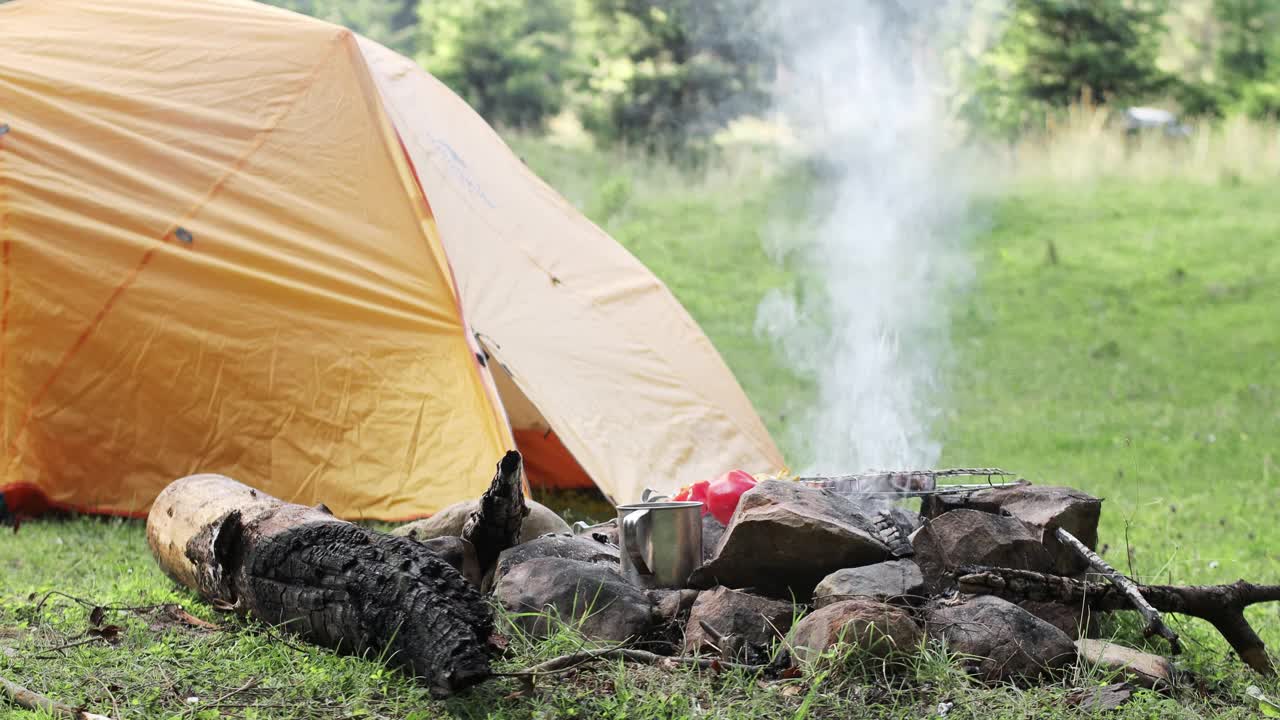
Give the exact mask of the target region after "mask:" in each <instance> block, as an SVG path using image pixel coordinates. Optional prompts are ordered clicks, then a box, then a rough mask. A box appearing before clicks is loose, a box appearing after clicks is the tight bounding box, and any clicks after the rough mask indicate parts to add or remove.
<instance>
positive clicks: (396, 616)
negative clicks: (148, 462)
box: [147, 475, 493, 697]
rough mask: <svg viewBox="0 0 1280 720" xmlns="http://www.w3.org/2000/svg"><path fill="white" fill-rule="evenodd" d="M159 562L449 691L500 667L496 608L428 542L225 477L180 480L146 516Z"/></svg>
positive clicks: (274, 619) (185, 578) (229, 600)
mask: <svg viewBox="0 0 1280 720" xmlns="http://www.w3.org/2000/svg"><path fill="white" fill-rule="evenodd" d="M147 538H148V542H149V544H150V545H151V548H152V552H153V554H154V555H155V557H156V560H157V562H158V563H159V564H160V566H161V567H162V568H164V570H165V571H166V572H167V573H168V574H169V575H170V576H171V577H172V578H174V579H175V580H177V581H178V582H179V583H182V584H183V585H186V586H187V587H190V588H192V589H194V590H196V591H197V592H199V593H200V595H201V596H202V597H204V598H205V599H206V600H208V601H210V602H212V603H214V604H215V605H219V606H222V607H225V608H228V609H234V610H236V611H237V612H240V613H243V614H246V615H249V616H252V617H255V618H257V619H259V620H262V621H264V622H267V623H269V624H272V625H284V626H285V627H286V629H288V630H291V631H293V632H295V633H297V634H298V635H299V636H301V637H303V638H305V639H307V640H309V641H311V642H314V643H316V644H319V645H322V646H324V647H328V648H331V649H333V650H335V651H338V652H341V653H353V654H367V655H370V656H378V657H385V658H386V661H387V662H388V663H389V664H391V665H393V666H395V667H399V668H401V669H402V670H404V671H406V672H408V673H409V674H411V675H413V676H415V677H418V678H420V679H422V680H423V681H425V682H426V684H427V685H428V687H429V688H430V689H431V691H432V693H433V694H435V695H436V696H438V697H443V696H447V695H450V694H452V693H454V692H457V691H458V690H461V689H463V688H465V687H468V686H470V685H472V684H475V683H477V682H480V681H482V680H484V679H485V678H487V677H489V675H490V674H491V671H490V667H489V661H490V658H491V648H490V646H489V643H488V638H489V636H490V634H491V631H492V626H493V617H492V613H491V611H490V609H489V607H488V605H487V604H486V603H485V602H484V601H483V598H482V597H481V596H480V594H479V591H478V590H476V588H475V587H474V586H473V585H472V584H471V583H469V582H468V581H467V580H466V579H465V578H464V577H463V575H462V574H461V573H460V572H459V571H458V569H457V568H455V567H453V566H452V565H450V564H449V563H448V562H446V561H445V560H444V559H443V558H441V557H440V556H439V555H437V554H436V553H435V552H433V551H432V550H431V549H430V548H429V547H428V546H426V545H424V544H422V543H419V542H417V541H416V540H412V539H410V538H405V537H395V536H391V535H385V534H382V533H377V532H374V531H372V530H368V529H365V528H362V527H360V526H358V525H355V524H353V523H350V522H346V521H344V520H340V519H337V518H335V517H333V516H332V515H330V514H329V513H328V512H326V511H325V510H324V509H322V508H308V507H303V506H301V505H292V504H288V503H285V502H282V501H280V500H278V499H276V498H273V497H270V496H268V495H265V494H263V493H260V492H257V491H256V490H253V489H252V488H249V487H247V486H245V485H242V484H240V483H238V482H236V481H234V480H232V479H230V478H227V477H223V476H220V475H197V476H192V477H188V478H183V479H181V480H177V481H175V482H174V483H172V484H170V485H169V487H167V488H166V489H165V490H164V492H162V493H161V494H160V496H159V497H158V498H157V499H156V501H155V503H154V505H153V507H152V510H151V513H150V514H149V516H148V520H147Z"/></svg>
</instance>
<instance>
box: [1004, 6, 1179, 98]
mask: <svg viewBox="0 0 1280 720" xmlns="http://www.w3.org/2000/svg"><path fill="white" fill-rule="evenodd" d="M1162 11H1163V8H1162V7H1161V5H1160V4H1159V3H1156V2H1154V1H1152V0H1015V2H1014V16H1013V21H1012V26H1011V27H1010V29H1009V30H1008V35H1007V36H1006V37H1007V38H1008V40H1009V41H1010V42H1012V43H1013V44H1014V45H1015V46H1016V48H1017V50H1018V52H1017V53H1016V54H1017V55H1020V56H1021V60H1022V67H1021V71H1020V72H1019V76H1018V79H1017V85H1018V86H1019V89H1020V90H1021V92H1022V94H1023V95H1024V96H1026V97H1027V98H1029V99H1031V100H1036V101H1040V102H1044V103H1048V104H1049V105H1053V106H1065V105H1069V104H1070V103H1072V102H1075V101H1078V100H1079V99H1080V98H1081V96H1082V95H1083V94H1084V93H1086V92H1088V93H1090V94H1091V95H1092V97H1093V98H1094V99H1095V100H1098V101H1102V102H1107V101H1110V100H1113V99H1121V98H1124V99H1130V100H1133V99H1139V98H1142V97H1144V96H1147V95H1150V94H1153V93H1158V92H1160V91H1161V90H1162V89H1164V88H1165V87H1167V84H1168V78H1167V77H1165V76H1164V74H1163V73H1161V72H1160V70H1159V69H1158V68H1157V67H1156V55H1157V52H1158V50H1159V44H1160V40H1161V38H1162V35H1163V34H1164V32H1165V28H1164V25H1163V24H1162V22H1161V15H1162Z"/></svg>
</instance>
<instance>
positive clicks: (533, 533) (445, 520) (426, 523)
mask: <svg viewBox="0 0 1280 720" xmlns="http://www.w3.org/2000/svg"><path fill="white" fill-rule="evenodd" d="M524 502H525V504H526V505H528V506H529V514H528V515H526V516H525V518H524V522H523V524H521V526H520V542H522V543H523V542H528V541H530V540H532V539H534V538H536V537H538V536H540V535H545V534H547V533H565V532H569V524H568V523H566V522H565V521H564V520H563V519H562V518H561V517H560V516H559V515H557V514H555V513H554V512H552V511H551V509H550V508H548V507H547V506H545V505H542V504H539V503H536V502H534V501H533V500H529V499H527V498H526V499H525V501H524ZM479 505H480V498H476V499H474V500H463V501H462V502H457V503H454V504H453V505H450V506H449V507H447V508H445V509H443V510H441V511H440V512H438V513H436V514H435V515H432V516H431V517H429V518H424V519H422V520H415V521H413V522H411V523H407V524H405V525H401V526H400V527H398V528H396V529H394V530H392V531H391V534H392V535H407V536H409V537H411V538H414V539H415V540H430V539H432V538H438V537H447V536H450V535H452V536H460V535H462V526H463V525H464V524H465V523H466V522H467V516H468V515H470V514H471V511H473V510H475V509H476V508H477V507H479Z"/></svg>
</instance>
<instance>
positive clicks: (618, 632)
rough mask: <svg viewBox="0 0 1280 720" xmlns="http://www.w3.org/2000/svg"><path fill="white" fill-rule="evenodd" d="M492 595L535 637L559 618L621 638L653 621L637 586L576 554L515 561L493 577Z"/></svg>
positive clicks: (591, 634) (593, 633) (600, 636)
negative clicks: (571, 558) (506, 569)
mask: <svg viewBox="0 0 1280 720" xmlns="http://www.w3.org/2000/svg"><path fill="white" fill-rule="evenodd" d="M494 597H495V598H496V599H497V600H498V602H500V603H501V604H502V606H503V607H505V608H506V609H507V610H508V611H510V612H512V613H514V615H513V617H512V622H514V623H515V624H516V625H517V626H518V627H519V628H520V629H521V630H522V631H524V632H526V633H528V634H529V635H531V636H533V637H537V638H545V637H547V636H549V635H551V634H552V633H554V632H555V630H556V629H557V628H558V627H559V626H560V623H562V622H563V623H568V624H571V625H574V626H575V627H577V628H578V629H579V630H580V631H581V632H582V634H583V635H585V636H586V637H588V638H590V639H593V640H607V641H611V642H622V641H624V640H629V639H634V638H637V637H641V636H643V635H644V634H645V633H647V632H648V631H649V630H650V629H652V628H653V626H654V625H655V623H656V621H657V618H656V616H655V613H654V608H653V604H652V602H651V601H650V599H649V596H648V595H647V594H646V593H645V592H644V591H643V590H641V589H640V588H637V587H635V586H633V585H631V584H629V583H627V581H625V580H623V579H622V576H621V575H619V574H618V573H617V571H615V570H613V569H611V568H609V567H606V566H604V565H600V564H597V563H589V562H583V561H581V560H570V559H566V558H557V557H542V558H535V559H533V560H529V561H528V562H523V563H520V564H519V565H516V566H514V567H512V568H511V569H510V570H509V571H508V572H507V573H506V574H505V575H503V576H502V579H501V580H499V581H498V582H497V584H496V585H495V587H494ZM530 613H539V614H537V615H532V614H530ZM584 618H585V619H584Z"/></svg>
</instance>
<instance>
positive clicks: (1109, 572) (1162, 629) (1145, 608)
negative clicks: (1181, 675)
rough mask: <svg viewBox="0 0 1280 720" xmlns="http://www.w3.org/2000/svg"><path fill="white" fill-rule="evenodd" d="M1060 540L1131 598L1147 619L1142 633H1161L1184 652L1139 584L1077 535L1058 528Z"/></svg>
mask: <svg viewBox="0 0 1280 720" xmlns="http://www.w3.org/2000/svg"><path fill="white" fill-rule="evenodd" d="M1055 534H1056V535H1057V537H1058V541H1059V542H1061V543H1062V544H1063V545H1066V546H1067V547H1069V548H1071V549H1072V550H1073V551H1074V552H1075V553H1076V554H1077V555H1079V556H1080V557H1081V558H1083V559H1084V560H1085V562H1087V563H1089V566H1090V567H1092V568H1093V569H1094V570H1097V571H1098V572H1099V573H1100V574H1101V575H1102V576H1103V577H1105V578H1106V579H1107V581H1108V582H1110V583H1111V584H1112V585H1115V586H1116V588H1117V589H1118V590H1120V592H1122V593H1124V594H1125V596H1126V597H1128V598H1129V602H1131V603H1132V604H1133V608H1134V609H1135V610H1137V611H1138V614H1139V615H1141V616H1142V619H1143V620H1144V621H1146V625H1144V626H1143V628H1142V633H1143V635H1144V636H1146V637H1151V636H1152V635H1159V636H1160V637H1162V638H1164V639H1165V640H1168V641H1169V650H1170V652H1172V653H1173V654H1174V655H1177V654H1179V653H1181V652H1182V647H1181V645H1180V644H1179V643H1178V634H1177V633H1175V632H1174V631H1173V630H1171V629H1170V628H1169V626H1168V625H1165V624H1164V618H1161V617H1160V612H1159V611H1158V610H1156V609H1155V608H1153V607H1151V603H1149V602H1147V599H1146V598H1144V597H1143V596H1142V592H1141V591H1139V590H1138V586H1137V585H1136V584H1135V583H1134V582H1133V581H1132V580H1130V579H1129V578H1127V577H1125V576H1124V575H1121V574H1120V573H1119V572H1118V571H1116V569H1115V568H1113V567H1111V566H1110V565H1109V564H1107V561H1106V560H1103V559H1102V557H1101V556H1100V555H1098V554H1097V553H1095V552H1094V551H1092V550H1090V549H1089V547H1088V546H1087V545H1085V544H1084V543H1082V542H1080V540H1079V539H1077V538H1076V536H1075V535H1072V534H1071V533H1069V532H1067V531H1066V530H1063V529H1062V528H1058V529H1057V530H1056V531H1055Z"/></svg>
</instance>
